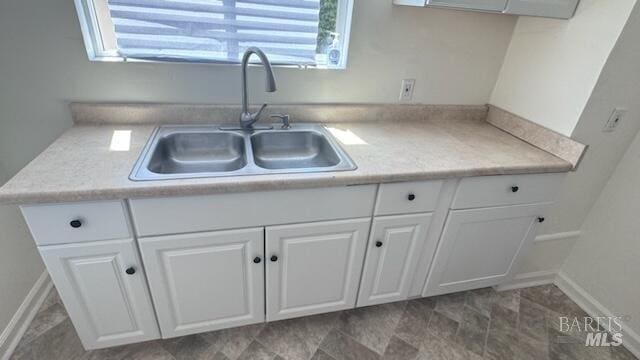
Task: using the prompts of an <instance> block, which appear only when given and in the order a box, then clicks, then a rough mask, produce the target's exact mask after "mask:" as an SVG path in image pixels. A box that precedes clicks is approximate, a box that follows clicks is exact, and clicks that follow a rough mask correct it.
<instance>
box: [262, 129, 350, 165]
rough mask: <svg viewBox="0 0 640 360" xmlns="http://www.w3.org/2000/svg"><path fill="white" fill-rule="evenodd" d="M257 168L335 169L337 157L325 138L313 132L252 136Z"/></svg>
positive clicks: (285, 132)
mask: <svg viewBox="0 0 640 360" xmlns="http://www.w3.org/2000/svg"><path fill="white" fill-rule="evenodd" d="M251 147H252V149H253V157H254V160H255V163H256V165H258V166H260V167H262V168H265V169H300V168H310V169H311V168H323V167H330V166H336V165H337V164H338V163H340V157H339V156H338V154H337V153H336V151H335V150H334V149H333V147H332V146H331V144H329V141H327V138H326V137H325V136H324V135H323V134H320V133H317V132H314V131H279V132H277V131H273V132H263V133H260V134H256V135H253V136H252V137H251Z"/></svg>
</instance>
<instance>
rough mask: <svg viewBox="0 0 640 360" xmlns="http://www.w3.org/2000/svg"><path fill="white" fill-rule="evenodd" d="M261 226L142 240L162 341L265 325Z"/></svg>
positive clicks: (141, 246)
mask: <svg viewBox="0 0 640 360" xmlns="http://www.w3.org/2000/svg"><path fill="white" fill-rule="evenodd" d="M263 236H264V230H263V228H254V229H242V230H229V231H215V232H206V233H195V234H183V235H168V236H158V237H149V238H141V239H139V243H140V251H141V252H142V258H143V259H144V263H145V267H146V269H147V277H148V280H149V287H150V288H151V293H152V295H153V300H154V303H155V305H156V313H157V316H158V323H159V324H160V329H161V330H162V336H163V337H164V338H170V337H174V336H182V335H187V334H193V333H199V332H204V331H211V330H217V329H222V328H228V327H233V326H240V325H247V324H252V323H257V322H262V321H264V268H263V266H264V260H263V257H264V247H263Z"/></svg>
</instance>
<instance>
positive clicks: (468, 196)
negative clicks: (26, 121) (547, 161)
mask: <svg viewBox="0 0 640 360" xmlns="http://www.w3.org/2000/svg"><path fill="white" fill-rule="evenodd" d="M564 177H565V174H560V173H558V174H532V175H500V176H483V177H474V178H465V179H462V180H461V181H460V185H459V186H458V191H457V192H456V195H455V197H454V199H453V205H452V206H451V208H452V209H467V208H476V207H491V206H501V205H515V204H529V203H541V202H550V201H553V200H554V199H555V196H556V193H557V192H558V189H559V188H560V185H561V184H562V181H563V179H564Z"/></svg>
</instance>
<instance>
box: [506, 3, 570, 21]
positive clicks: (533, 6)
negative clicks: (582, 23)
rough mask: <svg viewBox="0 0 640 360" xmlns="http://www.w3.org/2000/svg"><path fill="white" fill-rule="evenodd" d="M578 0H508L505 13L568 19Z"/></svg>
mask: <svg viewBox="0 0 640 360" xmlns="http://www.w3.org/2000/svg"><path fill="white" fill-rule="evenodd" d="M578 1H579V0H509V3H508V4H507V8H506V9H505V13H507V14H514V15H531V16H544V17H554V18H561V19H568V18H570V17H572V16H573V14H574V13H575V12H576V8H577V7H578Z"/></svg>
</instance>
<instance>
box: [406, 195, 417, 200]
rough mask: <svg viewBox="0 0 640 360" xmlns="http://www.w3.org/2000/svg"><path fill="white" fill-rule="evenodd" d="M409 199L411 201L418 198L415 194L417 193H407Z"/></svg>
mask: <svg viewBox="0 0 640 360" xmlns="http://www.w3.org/2000/svg"><path fill="white" fill-rule="evenodd" d="M407 199H408V200H409V201H413V200H415V199H416V196H415V194H409V195H407Z"/></svg>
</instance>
